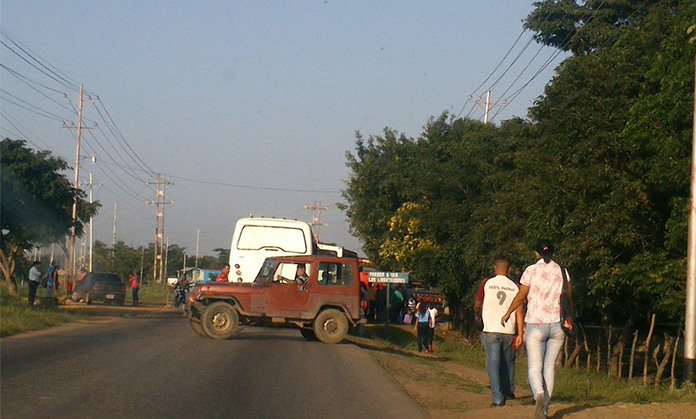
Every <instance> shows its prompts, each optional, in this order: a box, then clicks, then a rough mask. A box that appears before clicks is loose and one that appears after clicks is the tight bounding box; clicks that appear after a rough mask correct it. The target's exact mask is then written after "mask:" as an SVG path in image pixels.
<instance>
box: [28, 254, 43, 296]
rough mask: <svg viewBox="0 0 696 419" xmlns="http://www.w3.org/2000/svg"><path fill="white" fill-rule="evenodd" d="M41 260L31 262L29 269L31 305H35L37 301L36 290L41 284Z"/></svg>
mask: <svg viewBox="0 0 696 419" xmlns="http://www.w3.org/2000/svg"><path fill="white" fill-rule="evenodd" d="M40 266H41V262H39V261H35V262H34V263H32V264H31V268H30V269H29V307H34V301H36V290H38V289H39V285H40V284H41V271H40V270H39V267H40Z"/></svg>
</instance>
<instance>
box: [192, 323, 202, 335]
mask: <svg viewBox="0 0 696 419" xmlns="http://www.w3.org/2000/svg"><path fill="white" fill-rule="evenodd" d="M191 329H193V331H194V332H196V334H197V335H198V336H206V334H205V332H204V331H203V327H202V326H201V322H199V321H196V320H191Z"/></svg>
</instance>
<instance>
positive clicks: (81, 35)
mask: <svg viewBox="0 0 696 419" xmlns="http://www.w3.org/2000/svg"><path fill="white" fill-rule="evenodd" d="M492 4H495V7H493V6H492ZM531 11H532V2H531V1H529V2H527V1H520V0H497V1H495V2H481V1H473V0H472V1H468V0H460V1H437V2H427V1H380V2H374V1H333V0H327V1H323V0H320V1H299V0H293V1H188V2H182V1H180V2H168V1H151V0H147V1H142V0H141V1H118V2H95V1H70V0H61V1H21V2H9V1H5V2H2V3H1V4H0V26H1V27H2V32H3V34H2V35H0V39H1V40H2V41H3V43H4V44H5V45H0V63H2V64H3V65H4V67H3V68H0V85H1V86H2V91H0V99H2V100H0V111H2V116H1V117H0V135H2V137H3V138H5V137H10V138H14V139H16V138H23V139H27V140H28V141H29V142H30V143H29V145H30V146H32V147H34V148H40V149H48V150H51V151H52V152H53V153H54V154H56V155H58V156H62V157H63V158H64V159H65V160H66V161H68V162H69V163H70V165H71V167H72V166H74V161H75V143H76V140H75V132H74V130H71V129H66V128H64V122H63V121H66V122H67V125H70V124H71V123H76V122H77V114H76V113H75V112H74V111H73V110H72V107H73V106H74V107H77V103H78V96H79V94H78V87H77V85H79V84H80V83H82V84H84V88H85V91H86V92H87V95H86V96H85V102H84V112H83V116H84V120H85V126H86V127H88V128H91V129H86V130H84V132H83V142H82V145H83V147H82V149H81V156H82V158H81V164H80V167H81V168H80V181H81V182H83V183H84V184H86V183H87V182H88V176H89V173H90V172H92V173H93V176H94V182H95V183H96V184H95V186H94V189H93V191H94V199H95V200H98V201H99V202H100V203H101V204H102V208H101V209H100V212H99V214H98V215H97V216H96V217H95V219H94V234H95V239H98V240H101V241H104V242H107V243H111V239H112V232H113V220H114V204H115V203H116V204H117V205H118V216H117V223H116V235H117V239H118V240H123V241H124V242H125V243H127V244H129V245H132V246H135V247H137V246H140V245H143V244H146V243H150V242H152V241H153V239H154V231H155V217H154V207H152V206H148V205H147V204H146V201H147V200H152V199H154V195H155V192H154V189H153V187H152V186H151V185H150V186H149V185H147V184H146V183H145V182H147V181H153V180H154V174H153V173H162V174H164V175H165V176H166V177H167V180H169V181H171V182H173V183H174V184H173V185H171V186H168V187H167V190H166V199H167V200H171V201H173V204H172V205H168V206H167V207H166V215H165V236H166V237H168V238H169V243H170V244H174V243H175V244H178V245H180V246H183V247H186V248H187V249H189V250H188V253H189V254H191V255H192V254H193V253H194V251H195V250H194V249H195V245H196V235H197V231H199V230H200V254H201V255H205V254H213V249H215V248H218V247H222V248H229V246H230V240H231V236H232V231H233V229H234V223H235V221H236V220H237V219H238V218H240V217H245V216H249V215H255V216H268V217H270V216H275V217H287V218H292V219H298V220H303V221H307V222H311V220H312V214H311V212H310V211H307V210H305V209H304V207H305V206H306V205H311V204H312V203H313V202H315V201H320V202H321V205H322V206H325V207H327V208H328V209H327V210H326V211H323V212H322V214H321V221H322V222H323V223H326V224H327V226H326V227H322V228H320V239H321V241H322V242H331V243H337V244H339V245H343V246H345V247H347V248H350V249H355V250H358V252H360V253H361V244H360V242H359V241H358V240H357V239H356V238H355V237H353V236H351V234H350V232H349V226H348V222H347V221H346V216H345V213H343V212H342V211H340V210H339V209H338V208H337V206H336V204H337V203H341V202H345V201H344V199H343V197H342V196H341V193H340V191H341V190H342V189H344V188H345V182H346V180H347V179H348V177H349V175H350V173H349V171H348V169H347V167H346V165H345V163H346V152H351V151H352V150H354V146H355V140H356V132H360V133H362V135H364V136H369V135H381V134H382V132H383V130H384V128H385V127H389V128H392V129H395V130H397V131H399V132H401V133H404V134H405V135H407V136H409V137H417V136H418V135H419V134H420V133H421V132H422V129H423V126H424V125H425V124H426V123H427V121H428V119H429V118H430V117H432V116H439V115H440V114H442V113H443V112H449V113H451V114H454V115H459V114H460V112H461V116H465V115H469V116H470V117H472V118H474V119H479V118H482V117H483V110H482V108H481V107H480V106H479V105H477V98H478V97H482V100H483V99H484V98H485V91H486V90H487V89H488V88H489V87H492V89H491V90H492V98H493V100H492V102H493V104H495V106H494V107H493V109H492V111H491V115H495V117H494V118H493V119H492V122H493V123H500V121H503V120H505V119H509V118H511V117H513V116H519V117H526V115H527V108H528V107H530V106H531V105H532V104H533V102H534V100H535V98H537V97H538V96H539V95H541V94H542V93H543V89H544V85H545V84H546V83H547V82H548V81H549V80H550V79H551V77H552V76H553V71H554V68H555V67H556V65H558V64H559V62H560V59H562V58H563V56H560V57H559V58H557V59H556V60H555V61H553V62H552V63H551V65H549V66H548V67H546V68H545V69H544V70H541V71H540V73H539V74H538V76H537V77H535V78H533V79H532V76H534V74H535V72H537V71H539V70H540V69H541V68H542V66H543V64H544V62H545V60H546V59H547V58H548V57H549V56H550V54H553V53H554V51H553V49H551V48H546V47H542V46H541V45H539V44H537V43H536V42H534V41H533V40H531V36H532V34H531V33H530V32H528V31H527V32H524V33H522V31H523V26H522V21H523V20H524V18H525V17H526V16H527V15H528V14H529V13H530V12H531ZM516 40H517V42H515V41H516ZM12 41H14V43H13V42H12ZM525 46H526V47H525ZM19 47H22V49H24V50H25V51H27V52H28V53H29V54H31V56H30V57H29V56H27V55H26V54H24V53H23V52H22V51H21V49H20V48H19ZM10 48H11V49H10ZM13 50H14V51H15V52H17V54H16V53H15V52H13ZM508 51H509V53H508ZM506 53H508V54H507V57H506V58H505V60H501V59H503V58H504V57H505V56H506ZM518 54H519V58H518V59H517V60H515V57H517V56H518ZM535 54H537V55H535ZM22 57H23V58H24V59H22ZM31 57H33V58H36V59H37V61H33V59H32V58H31ZM25 60H26V61H25ZM30 63H31V64H33V66H32V65H30ZM39 63H41V64H39ZM529 63H531V64H529ZM42 64H43V65H46V66H47V67H49V68H51V69H53V70H54V71H55V72H56V73H58V74H60V75H61V76H62V77H63V78H65V79H66V80H67V81H66V80H61V79H60V78H58V77H56V76H55V75H54V74H52V73H50V72H48V71H47V70H46V67H43V66H42ZM499 64H500V65H499ZM528 64H529V65H528ZM527 65H528V67H527V68H526V70H525V66H527ZM508 67H509V70H508V71H507V72H506V73H504V71H505V70H506V68H508ZM496 68H497V70H496ZM40 70H41V71H40ZM494 70H496V71H495V72H494ZM47 74H48V75H52V76H53V78H49V76H48V75H47ZM489 76H490V77H489ZM501 76H502V77H501ZM518 76H519V77H518ZM498 78H500V81H498V82H497V83H496V80H497V79H498ZM516 78H517V80H515V79H516ZM530 79H532V81H531V82H529V80H530ZM484 82H485V83H484ZM525 83H528V84H527V85H526V87H524V89H522V90H521V92H520V93H519V95H518V96H516V97H514V98H511V100H509V101H508V103H506V104H505V106H504V107H503V106H502V105H503V102H502V101H500V102H498V101H499V100H500V97H501V96H502V97H503V98H505V97H509V96H510V95H511V94H512V93H513V92H515V91H517V90H518V89H519V88H522V87H523V85H525ZM477 86H481V87H480V88H479V89H478V90H476V89H477ZM505 91H507V93H505V94H503V93H504V92H505ZM470 95H471V96H472V99H469V100H468V99H467V98H468V97H469V96H470ZM496 102H497V104H496ZM481 103H482V102H481ZM465 105H466V106H465ZM462 108H463V112H462ZM47 112H48V113H47ZM100 112H101V115H100ZM107 112H108V116H107ZM109 117H111V120H113V122H114V124H111V123H110V122H109ZM95 123H96V125H95ZM91 156H95V157H96V162H95V163H92V161H91V158H90V157H91ZM67 175H68V177H69V178H70V179H72V178H73V176H74V174H73V173H72V171H71V172H69V173H67ZM83 189H85V190H86V189H87V186H83Z"/></svg>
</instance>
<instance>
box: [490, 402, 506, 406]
mask: <svg viewBox="0 0 696 419" xmlns="http://www.w3.org/2000/svg"><path fill="white" fill-rule="evenodd" d="M504 406H505V402H502V403H491V407H504Z"/></svg>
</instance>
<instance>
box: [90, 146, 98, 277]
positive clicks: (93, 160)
mask: <svg viewBox="0 0 696 419" xmlns="http://www.w3.org/2000/svg"><path fill="white" fill-rule="evenodd" d="M96 161H97V157H96V156H92V165H94V163H95V162H96ZM87 185H88V186H89V203H90V205H91V204H94V178H93V177H92V172H91V171H90V172H89V183H88V184H87ZM98 185H101V182H99V183H98ZM93 246H94V217H92V215H90V216H89V262H88V266H89V272H92V269H93V268H92V266H93V265H92V256H93V252H92V248H93Z"/></svg>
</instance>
